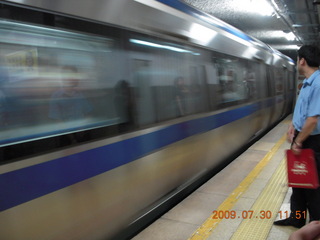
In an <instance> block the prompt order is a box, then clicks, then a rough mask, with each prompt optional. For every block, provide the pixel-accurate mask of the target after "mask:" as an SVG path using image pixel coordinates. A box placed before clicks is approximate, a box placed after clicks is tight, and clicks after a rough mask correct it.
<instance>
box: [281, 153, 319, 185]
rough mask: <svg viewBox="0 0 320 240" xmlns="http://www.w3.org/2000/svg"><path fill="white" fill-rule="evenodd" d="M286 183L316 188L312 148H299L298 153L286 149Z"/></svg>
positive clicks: (316, 178)
mask: <svg viewBox="0 0 320 240" xmlns="http://www.w3.org/2000/svg"><path fill="white" fill-rule="evenodd" d="M287 166H288V183H289V184H288V185H289V187H295V188H318V187H319V180H318V172H317V166H316V162H315V159H314V153H313V151H312V149H301V153H300V154H299V155H295V154H294V153H293V152H292V151H291V150H287Z"/></svg>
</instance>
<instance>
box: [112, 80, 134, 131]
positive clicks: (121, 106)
mask: <svg viewBox="0 0 320 240" xmlns="http://www.w3.org/2000/svg"><path fill="white" fill-rule="evenodd" d="M114 105H115V109H116V113H117V117H118V119H119V125H118V130H119V132H120V133H121V132H126V131H129V130H130V129H132V127H133V111H132V110H133V98H132V94H131V89H130V85H129V83H128V82H127V81H126V80H120V81H119V82H117V84H116V85H115V97H114Z"/></svg>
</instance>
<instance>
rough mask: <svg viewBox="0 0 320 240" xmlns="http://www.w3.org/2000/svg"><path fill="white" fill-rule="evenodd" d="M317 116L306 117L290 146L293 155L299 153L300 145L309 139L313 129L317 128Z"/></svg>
mask: <svg viewBox="0 0 320 240" xmlns="http://www.w3.org/2000/svg"><path fill="white" fill-rule="evenodd" d="M317 123H318V116H313V117H308V118H307V119H306V122H305V123H304V125H303V127H302V130H301V132H300V133H299V134H298V136H297V137H296V139H295V140H294V142H293V144H292V148H291V149H292V150H293V152H294V153H295V154H299V153H300V152H301V147H302V143H303V141H304V140H306V139H307V137H309V135H310V134H311V133H312V131H313V129H314V128H315V127H316V126H317Z"/></svg>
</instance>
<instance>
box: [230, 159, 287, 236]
mask: <svg viewBox="0 0 320 240" xmlns="http://www.w3.org/2000/svg"><path fill="white" fill-rule="evenodd" d="M285 163H286V161H285V159H283V160H282V162H281V164H280V166H279V167H278V169H277V170H276V172H275V173H274V174H273V175H272V177H271V179H270V180H269V183H268V184H267V186H266V187H265V189H264V190H263V192H262V193H261V194H260V196H259V198H258V199H257V200H256V202H255V203H254V205H253V206H252V208H251V209H250V211H252V213H253V215H252V218H251V219H244V220H243V221H242V222H241V224H240V226H239V227H238V229H237V231H236V232H235V233H234V234H233V236H232V238H231V240H242V239H243V240H250V239H253V240H255V239H260V240H263V239H267V237H268V235H269V231H270V229H271V227H272V224H273V221H274V219H275V218H276V217H277V215H278V211H279V208H280V207H281V204H282V202H283V199H284V198H285V195H286V193H287V190H288V187H287V174H286V165H285Z"/></svg>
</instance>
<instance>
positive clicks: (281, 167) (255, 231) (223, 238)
mask: <svg viewBox="0 0 320 240" xmlns="http://www.w3.org/2000/svg"><path fill="white" fill-rule="evenodd" d="M290 120H291V116H289V117H287V118H286V119H284V120H283V121H282V122H280V123H279V124H278V125H277V126H276V127H275V128H273V129H272V130H271V131H269V132H268V133H267V134H266V135H265V136H264V137H262V138H261V139H260V140H259V141H257V142H256V143H255V144H253V145H252V146H251V147H250V148H248V149H247V150H246V151H245V152H244V153H243V154H241V155H240V156H239V157H238V158H236V159H235V160H234V161H233V162H232V163H231V164H229V165H228V166H227V167H226V168H224V169H223V170H222V171H220V172H219V173H218V174H216V175H215V176H214V177H213V178H212V179H210V180H209V181H208V182H206V183H205V184H204V185H202V186H201V187H200V188H199V189H197V190H196V191H195V192H193V193H192V194H191V195H189V196H188V197H187V198H186V199H184V200H183V201H182V202H181V203H180V204H178V205H177V206H175V207H174V208H172V209H171V210H170V211H168V212H167V213H166V214H164V215H163V216H162V217H161V218H159V219H158V220H157V221H155V222H154V223H153V224H151V225H150V226H149V227H147V228H146V229H145V230H143V231H142V232H140V233H139V234H138V235H137V236H135V237H134V238H133V240H150V239H152V240H204V239H208V240H213V239H218V240H228V239H232V240H242V239H245V240H250V239H252V240H264V239H267V240H274V239H276V240H287V239H288V238H289V236H290V234H291V233H292V232H294V231H296V230H297V228H294V227H290V226H275V225H273V222H274V221H275V220H278V219H283V218H287V217H288V215H289V214H290V204H289V200H290V196H291V189H289V188H288V186H287V173H286V159H285V150H286V149H288V148H289V147H290V144H289V143H288V142H287V141H286V132H287V129H288V125H289V123H290ZM226 147H227V146H226Z"/></svg>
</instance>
